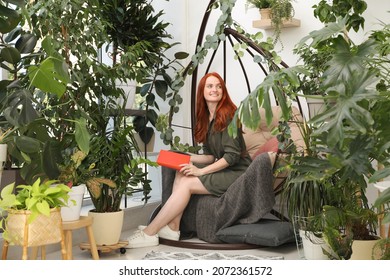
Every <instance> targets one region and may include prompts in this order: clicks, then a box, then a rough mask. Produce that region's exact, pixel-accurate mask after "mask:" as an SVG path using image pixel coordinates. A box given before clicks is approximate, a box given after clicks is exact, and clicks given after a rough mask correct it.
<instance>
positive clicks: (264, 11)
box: [246, 0, 295, 43]
mask: <svg viewBox="0 0 390 280" xmlns="http://www.w3.org/2000/svg"><path fill="white" fill-rule="evenodd" d="M291 2H292V0H247V2H246V8H256V9H259V10H260V14H261V18H262V20H270V23H271V26H272V28H274V43H275V42H277V41H278V40H279V39H280V33H281V30H282V28H283V26H284V23H285V22H286V21H290V20H291V19H292V18H293V17H294V14H295V10H294V7H293V5H292V3H291Z"/></svg>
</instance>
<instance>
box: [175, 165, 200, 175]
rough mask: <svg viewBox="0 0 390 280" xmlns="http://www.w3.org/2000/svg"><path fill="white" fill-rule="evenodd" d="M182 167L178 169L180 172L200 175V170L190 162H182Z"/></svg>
mask: <svg viewBox="0 0 390 280" xmlns="http://www.w3.org/2000/svg"><path fill="white" fill-rule="evenodd" d="M182 166H183V167H182V168H181V169H180V173H182V174H183V175H185V176H197V177H198V176H201V175H203V174H202V171H201V169H199V168H198V167H196V166H195V165H193V164H192V163H190V164H182Z"/></svg>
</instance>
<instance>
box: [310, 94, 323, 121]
mask: <svg viewBox="0 0 390 280" xmlns="http://www.w3.org/2000/svg"><path fill="white" fill-rule="evenodd" d="M306 103H307V107H308V109H309V118H310V119H311V118H313V117H315V116H317V115H318V114H321V113H323V112H324V110H325V108H326V106H325V103H324V100H323V99H316V98H310V97H306Z"/></svg>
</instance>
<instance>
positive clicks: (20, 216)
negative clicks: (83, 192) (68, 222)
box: [0, 179, 69, 259]
mask: <svg viewBox="0 0 390 280" xmlns="http://www.w3.org/2000/svg"><path fill="white" fill-rule="evenodd" d="M55 183H57V181H46V182H41V181H40V179H37V180H36V181H35V182H34V183H33V184H32V185H18V186H15V184H14V183H13V184H10V185H7V186H6V187H5V188H4V189H3V190H2V191H1V197H0V210H1V212H2V213H1V214H2V216H1V223H0V224H1V226H2V229H3V230H4V232H3V237H4V240H5V241H6V242H7V243H8V244H11V245H20V246H23V259H27V247H30V246H42V245H46V244H52V243H58V242H60V241H61V242H62V245H63V247H64V238H63V231H62V219H61V214H60V207H61V206H64V205H65V204H66V203H67V201H68V199H69V195H68V192H69V187H68V186H66V185H63V184H56V185H54V184H55ZM4 211H5V212H6V213H3V212H4ZM3 225H4V228H3Z"/></svg>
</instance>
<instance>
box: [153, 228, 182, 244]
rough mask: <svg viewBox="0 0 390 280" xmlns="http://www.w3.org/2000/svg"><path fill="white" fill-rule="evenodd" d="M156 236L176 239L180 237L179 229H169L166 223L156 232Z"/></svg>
mask: <svg viewBox="0 0 390 280" xmlns="http://www.w3.org/2000/svg"><path fill="white" fill-rule="evenodd" d="M158 237H161V238H164V239H169V240H175V241H178V240H179V239H180V231H174V230H171V228H170V227H169V226H168V225H166V226H165V227H163V228H161V229H160V231H159V232H158Z"/></svg>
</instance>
